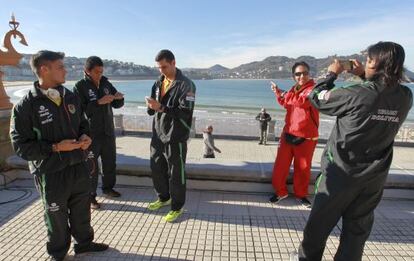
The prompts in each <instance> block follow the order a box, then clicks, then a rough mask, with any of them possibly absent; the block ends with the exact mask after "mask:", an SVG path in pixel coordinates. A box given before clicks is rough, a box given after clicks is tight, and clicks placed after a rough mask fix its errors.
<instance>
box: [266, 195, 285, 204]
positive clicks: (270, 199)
mask: <svg viewBox="0 0 414 261" xmlns="http://www.w3.org/2000/svg"><path fill="white" fill-rule="evenodd" d="M287 197H288V195H284V196H281V197H279V196H278V195H273V196H272V197H271V198H269V202H270V203H279V202H280V201H282V200H283V199H285V198H287Z"/></svg>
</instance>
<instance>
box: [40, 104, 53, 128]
mask: <svg viewBox="0 0 414 261" xmlns="http://www.w3.org/2000/svg"><path fill="white" fill-rule="evenodd" d="M37 113H38V114H39V120H40V123H41V124H42V125H43V124H46V123H49V122H52V121H53V113H50V111H49V109H48V108H46V107H45V106H44V105H40V106H39V110H38V111H37Z"/></svg>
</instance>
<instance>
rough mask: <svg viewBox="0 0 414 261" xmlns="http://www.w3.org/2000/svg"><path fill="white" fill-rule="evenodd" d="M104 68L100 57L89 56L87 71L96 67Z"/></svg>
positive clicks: (86, 63) (86, 65)
mask: <svg viewBox="0 0 414 261" xmlns="http://www.w3.org/2000/svg"><path fill="white" fill-rule="evenodd" d="M98 66H100V67H103V66H104V64H103V61H102V59H101V58H99V57H98V56H89V57H88V59H86V62H85V70H87V71H90V70H92V69H93V68H95V67H98Z"/></svg>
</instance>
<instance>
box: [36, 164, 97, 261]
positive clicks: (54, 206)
mask: <svg viewBox="0 0 414 261" xmlns="http://www.w3.org/2000/svg"><path fill="white" fill-rule="evenodd" d="M35 182H36V187H37V189H38V190H39V192H40V196H41V199H42V202H43V206H44V208H45V213H44V218H45V223H46V226H47V235H48V242H47V244H46V248H47V252H48V253H49V255H50V256H52V257H55V258H56V259H58V260H61V259H63V258H64V257H65V255H66V253H67V252H68V250H69V246H70V241H71V235H72V236H73V237H74V239H75V240H76V243H75V250H76V249H81V248H85V247H88V246H89V244H90V243H91V242H92V240H93V237H94V232H93V229H92V227H91V212H90V197H89V170H88V168H87V166H86V164H85V163H79V164H76V165H73V166H70V167H67V168H65V169H63V170H62V171H59V172H56V173H47V174H42V175H38V176H35Z"/></svg>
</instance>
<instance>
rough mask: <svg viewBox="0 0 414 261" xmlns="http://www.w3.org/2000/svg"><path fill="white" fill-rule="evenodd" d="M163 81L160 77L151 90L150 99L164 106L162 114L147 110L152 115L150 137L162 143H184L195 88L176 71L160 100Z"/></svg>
mask: <svg viewBox="0 0 414 261" xmlns="http://www.w3.org/2000/svg"><path fill="white" fill-rule="evenodd" d="M163 80H164V76H163V75H162V76H160V78H159V79H158V80H157V81H156V82H155V83H154V85H153V86H152V90H151V98H153V99H156V100H157V101H159V102H160V103H161V104H162V105H163V106H164V112H155V111H154V110H151V109H148V114H149V115H154V120H153V124H152V135H153V137H154V138H158V139H160V140H161V141H162V142H163V143H167V142H171V143H174V142H186V141H187V140H188V138H189V136H190V130H191V124H192V118H193V110H194V103H195V93H196V87H195V85H194V83H193V82H192V81H191V80H190V79H188V78H187V77H185V76H184V75H183V74H182V72H181V70H179V69H177V75H176V77H175V80H174V81H173V82H172V83H171V87H170V88H169V89H168V91H167V93H165V95H164V97H162V99H161V87H162V82H163Z"/></svg>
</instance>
